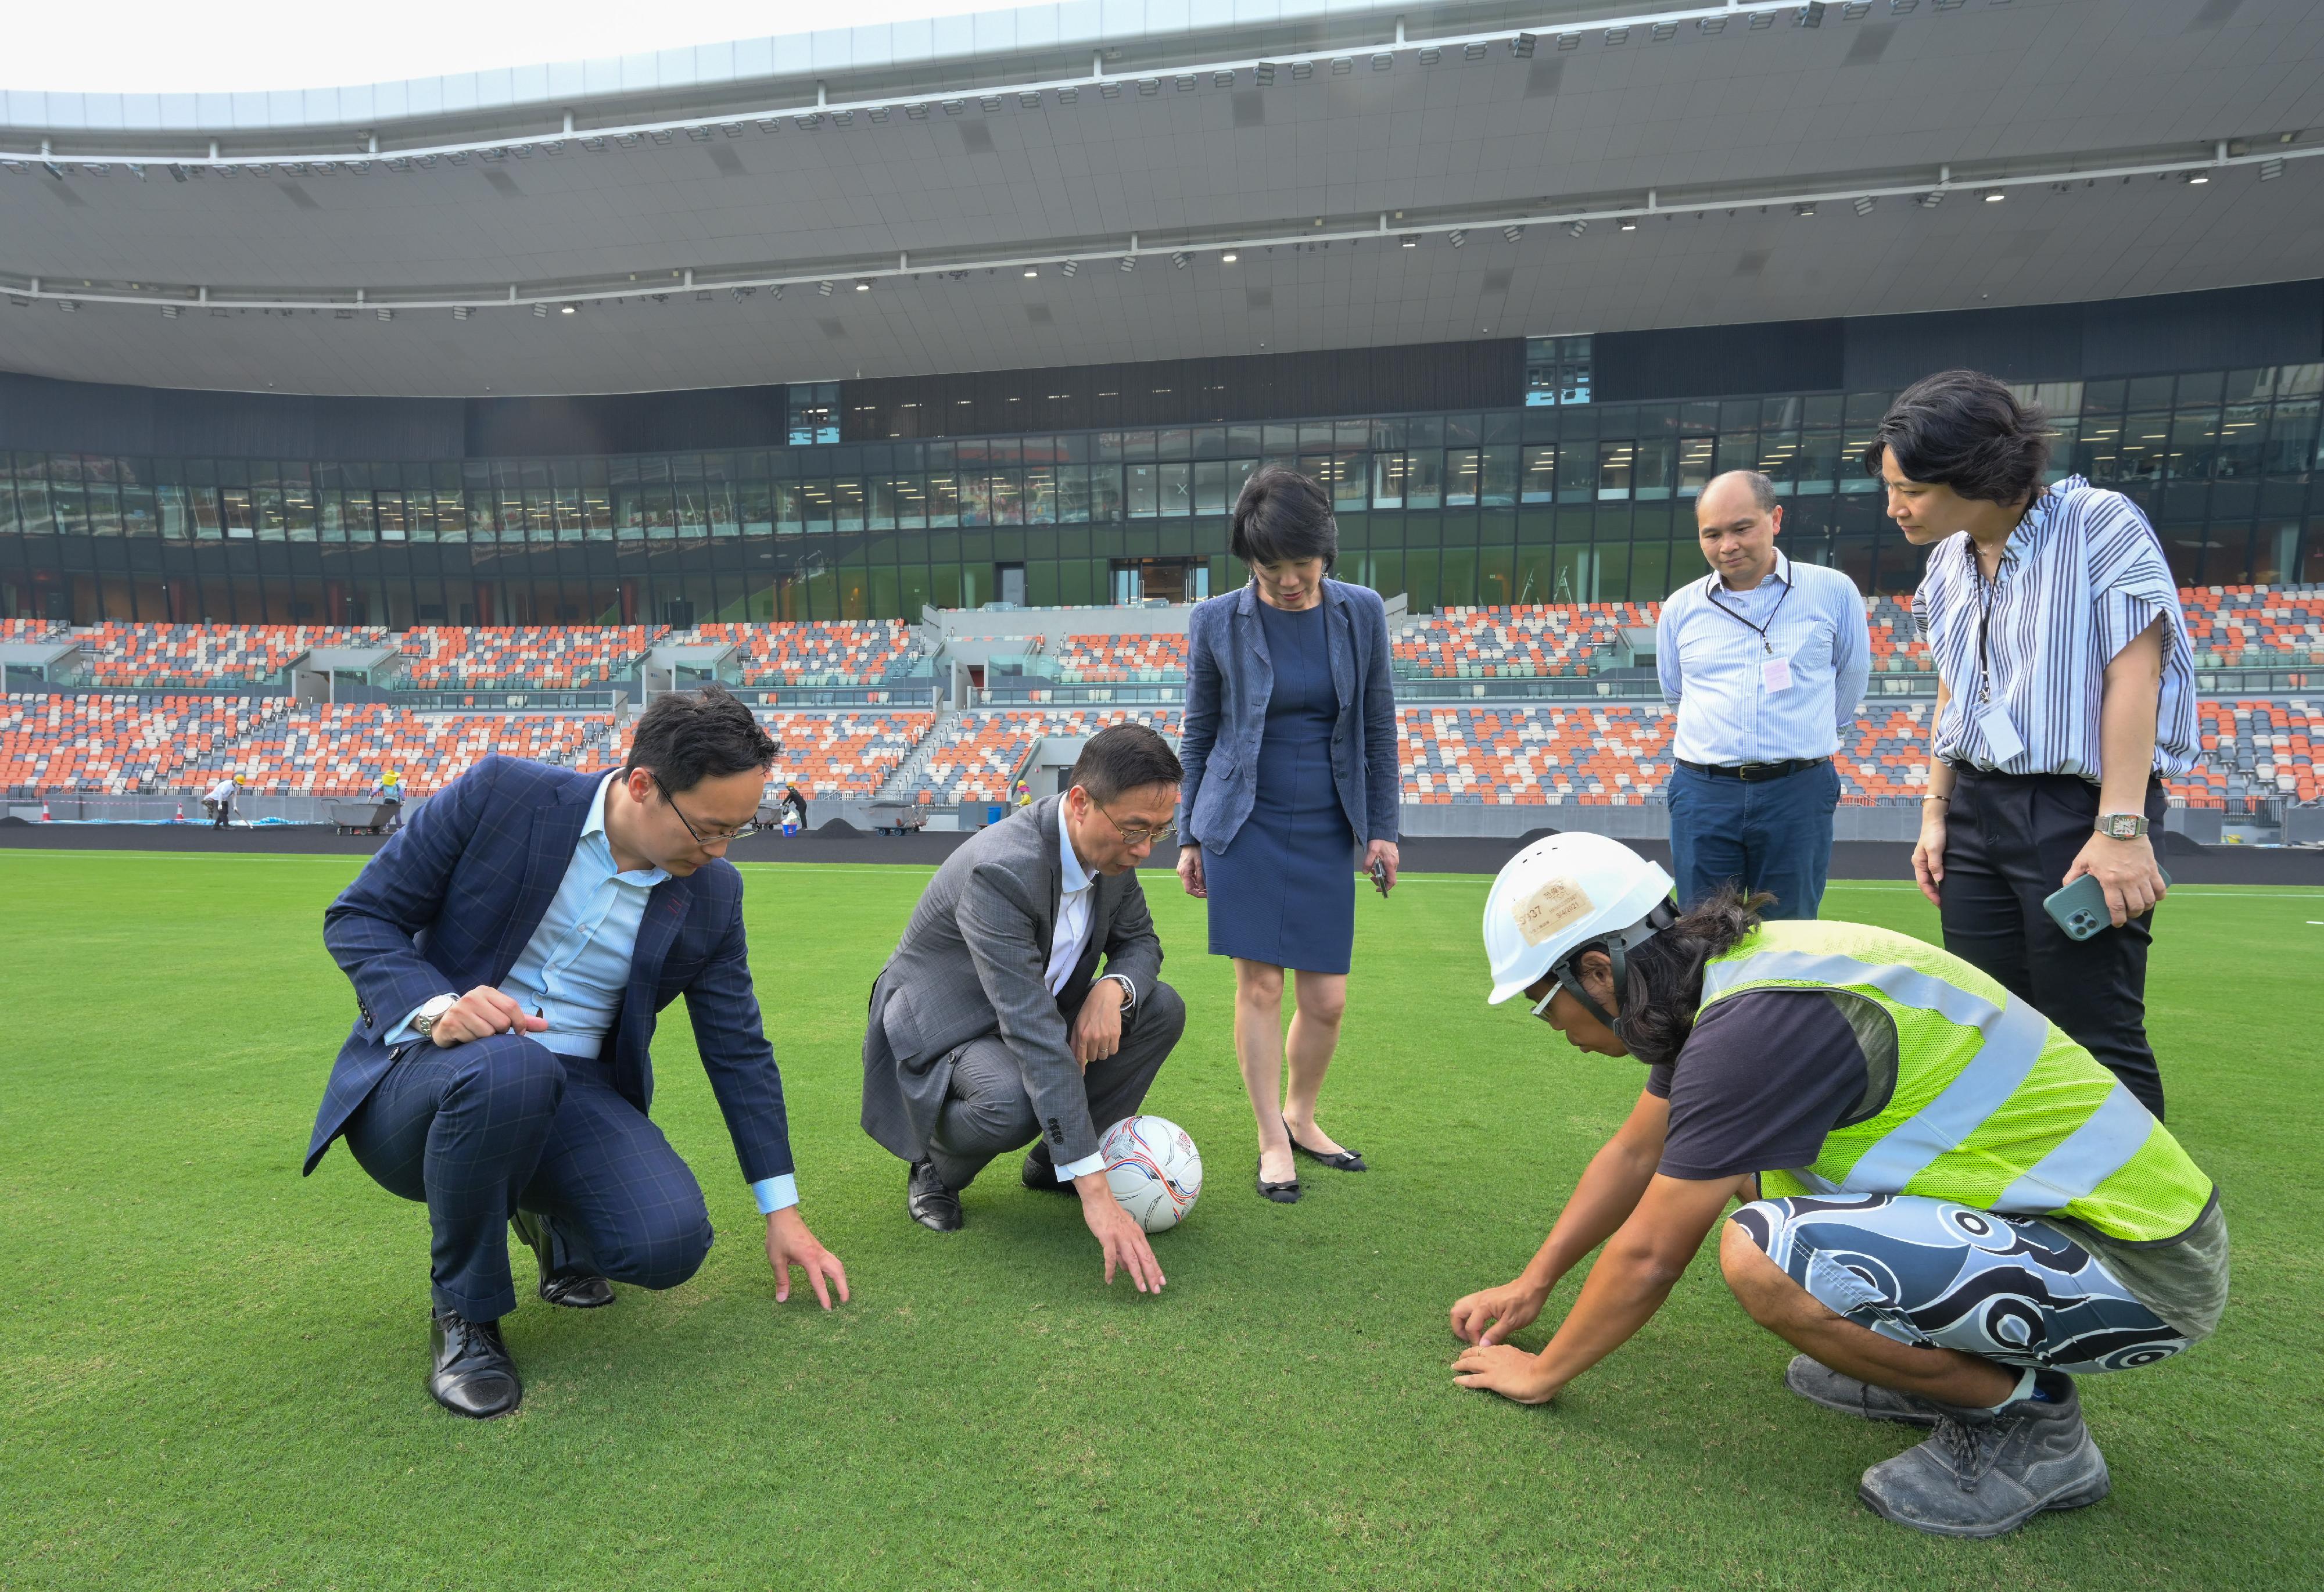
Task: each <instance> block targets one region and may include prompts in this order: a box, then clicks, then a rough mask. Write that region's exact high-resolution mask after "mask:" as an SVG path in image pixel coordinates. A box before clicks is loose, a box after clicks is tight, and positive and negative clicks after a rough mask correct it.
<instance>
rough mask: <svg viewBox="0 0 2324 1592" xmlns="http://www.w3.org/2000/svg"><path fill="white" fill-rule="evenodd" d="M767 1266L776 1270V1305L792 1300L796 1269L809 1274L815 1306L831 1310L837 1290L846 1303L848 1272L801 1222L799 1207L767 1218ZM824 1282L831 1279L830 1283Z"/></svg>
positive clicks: (842, 1301)
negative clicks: (792, 1270) (793, 1272)
mask: <svg viewBox="0 0 2324 1592" xmlns="http://www.w3.org/2000/svg"><path fill="white" fill-rule="evenodd" d="M767 1264H768V1265H770V1266H772V1267H773V1268H774V1273H775V1302H776V1303H777V1304H781V1303H783V1302H786V1301H788V1299H789V1298H790V1296H791V1267H793V1266H798V1268H800V1269H801V1270H802V1271H804V1272H806V1273H807V1285H808V1286H809V1287H811V1288H813V1289H814V1290H815V1298H816V1303H818V1304H820V1305H822V1306H823V1308H824V1309H825V1310H829V1309H830V1308H831V1295H832V1291H833V1290H834V1289H836V1290H837V1291H838V1293H839V1302H840V1303H842V1304H844V1303H846V1302H847V1268H846V1267H845V1266H844V1265H840V1264H839V1256H836V1255H834V1254H833V1253H832V1252H831V1251H830V1250H828V1249H825V1247H823V1245H822V1244H821V1243H819V1242H818V1241H817V1240H816V1236H815V1235H814V1234H813V1233H811V1232H809V1231H807V1223H806V1222H805V1221H803V1220H802V1219H800V1217H799V1213H798V1206H796V1205H788V1206H785V1207H784V1208H783V1209H782V1210H778V1211H775V1212H773V1213H772V1214H770V1216H769V1217H768V1218H767ZM825 1278H828V1279H830V1280H829V1282H828V1283H826V1282H825Z"/></svg>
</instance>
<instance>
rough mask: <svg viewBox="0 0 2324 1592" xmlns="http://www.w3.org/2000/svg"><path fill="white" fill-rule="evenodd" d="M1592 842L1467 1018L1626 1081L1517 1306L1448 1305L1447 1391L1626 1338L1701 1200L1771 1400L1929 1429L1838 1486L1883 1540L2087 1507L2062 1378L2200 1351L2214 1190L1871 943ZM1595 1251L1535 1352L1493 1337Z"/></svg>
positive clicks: (2144, 1127)
mask: <svg viewBox="0 0 2324 1592" xmlns="http://www.w3.org/2000/svg"><path fill="white" fill-rule="evenodd" d="M1670 894H1671V879H1670V876H1669V875H1668V874H1666V873H1665V872H1664V871H1663V870H1661V869H1660V868H1658V867H1656V866H1655V865H1654V864H1653V863H1651V862H1648V861H1646V860H1645V859H1644V858H1641V857H1639V856H1638V855H1637V853H1636V852H1634V851H1631V850H1630V849H1629V848H1628V847H1627V846H1624V845H1622V844H1621V843H1619V842H1616V841H1611V840H1608V839H1606V838H1604V837H1603V836H1600V835H1590V834H1561V835H1554V836H1553V837H1551V838H1550V839H1548V840H1545V841H1540V842H1535V844H1533V845H1530V846H1527V847H1526V849H1525V850H1524V851H1520V852H1518V853H1517V856H1516V857H1514V858H1512V859H1511V860H1510V861H1509V862H1508V865H1507V866H1506V867H1504V868H1503V869H1502V870H1501V871H1500V875H1499V878H1498V879H1495V880H1494V881H1493V888H1492V893H1491V895H1490V896H1489V897H1488V898H1487V900H1486V903H1485V925H1484V928H1485V951H1486V954H1487V956H1488V957H1489V960H1490V962H1491V964H1492V974H1493V989H1492V995H1491V999H1492V1000H1493V1001H1494V1002H1495V1003H1497V1004H1498V1003H1499V1002H1501V1001H1505V1000H1507V999H1508V998H1510V997H1511V996H1514V995H1517V994H1519V993H1522V994H1523V995H1524V996H1525V997H1526V1000H1527V1001H1528V1002H1529V1003H1530V1004H1531V1006H1532V1009H1533V1012H1534V1015H1535V1016H1536V1017H1542V1018H1544V1019H1545V1020H1546V1021H1547V1022H1548V1023H1549V1024H1550V1026H1552V1027H1554V1028H1555V1029H1557V1030H1558V1031H1559V1032H1560V1033H1562V1034H1563V1035H1565V1039H1566V1043H1567V1044H1571V1045H1572V1046H1574V1047H1575V1048H1576V1049H1579V1050H1585V1051H1593V1052H1596V1053H1597V1054H1600V1055H1609V1056H1634V1057H1636V1058H1637V1060H1639V1061H1641V1062H1644V1063H1646V1064H1647V1066H1648V1068H1649V1069H1650V1070H1649V1071H1648V1072H1647V1074H1646V1088H1645V1090H1643V1091H1642V1092H1641V1093H1640V1094H1639V1096H1638V1100H1637V1105H1636V1106H1635V1107H1633V1108H1632V1109H1631V1111H1630V1116H1629V1119H1628V1121H1627V1122H1625V1123H1624V1124H1623V1125H1622V1126H1621V1127H1620V1128H1619V1129H1618V1131H1617V1132H1616V1133H1615V1135H1614V1136H1613V1137H1612V1138H1610V1139H1609V1140H1607V1141H1606V1146H1605V1147H1604V1148H1603V1149H1601V1150H1600V1151H1599V1152H1598V1154H1597V1155H1596V1156H1595V1157H1594V1158H1593V1159H1592V1160H1591V1163H1590V1165H1589V1167H1588V1169H1587V1170H1586V1171H1584V1172H1583V1173H1582V1180H1581V1182H1579V1183H1578V1184H1577V1185H1576V1186H1575V1188H1574V1191H1573V1193H1572V1196H1571V1197H1570V1198H1569V1199H1568V1200H1567V1201H1566V1203H1565V1209H1564V1210H1563V1212H1562V1213H1561V1214H1560V1215H1559V1217H1558V1219H1557V1222H1556V1225H1555V1226H1554V1228H1553V1229H1552V1230H1551V1232H1550V1235H1549V1238H1548V1241H1547V1242H1546V1243H1545V1244H1543V1246H1542V1247H1541V1251H1540V1253H1539V1254H1537V1255H1535V1256H1534V1258H1533V1261H1532V1263H1531V1264H1530V1265H1527V1266H1526V1268H1525V1271H1524V1272H1523V1273H1522V1274H1521V1275H1519V1276H1518V1277H1517V1280H1516V1281H1514V1282H1511V1283H1508V1284H1503V1285H1501V1286H1499V1287H1497V1288H1487V1289H1484V1290H1482V1291H1481V1292H1479V1293H1471V1294H1470V1295H1468V1296H1467V1297H1466V1298H1464V1299H1462V1300H1460V1301H1458V1302H1456V1303H1454V1305H1453V1306H1452V1330H1453V1333H1454V1334H1455V1335H1456V1336H1457V1337H1459V1338H1460V1339H1462V1341H1463V1342H1465V1343H1467V1344H1468V1345H1469V1346H1470V1347H1468V1348H1466V1349H1464V1350H1462V1353H1461V1356H1460V1357H1459V1358H1458V1359H1456V1360H1455V1361H1454V1362H1453V1369H1454V1372H1455V1377H1454V1379H1455V1380H1456V1381H1457V1382H1459V1383H1460V1384H1461V1385H1462V1386H1464V1387H1478V1388H1487V1389H1489V1390H1491V1391H1493V1392H1495V1393H1499V1394H1504V1395H1505V1396H1507V1397H1509V1398H1512V1399H1517V1400H1519V1401H1522V1402H1524V1403H1542V1402H1544V1401H1545V1400H1548V1399H1551V1398H1554V1397H1555V1396H1556V1395H1557V1394H1558V1393H1559V1392H1560V1391H1561V1390H1563V1388H1564V1387H1565V1386H1566V1385H1567V1384H1568V1383H1571V1382H1572V1380H1573V1379H1574V1378H1575V1377H1577V1376H1581V1375H1582V1372H1584V1371H1586V1370H1588V1369H1589V1368H1590V1367H1591V1366H1592V1365H1595V1364H1596V1363H1597V1362H1598V1361H1599V1360H1600V1359H1602V1358H1604V1357H1606V1356H1607V1355H1609V1354H1611V1353H1612V1352H1613V1351H1614V1350H1615V1349H1617V1348H1619V1347H1621V1345H1622V1344H1623V1343H1624V1342H1625V1341H1627V1340H1628V1339H1629V1337H1630V1335H1631V1334H1632V1333H1634V1332H1636V1331H1637V1330H1638V1329H1639V1328H1640V1327H1642V1326H1643V1325H1645V1324H1646V1320H1647V1319H1648V1318H1649V1317H1651V1316H1652V1315H1653V1314H1654V1313H1655V1310H1656V1309H1657V1308H1659V1307H1660V1305H1661V1304H1662V1302H1663V1301H1664V1299H1665V1298H1666V1297H1667V1296H1668V1295H1669V1293H1670V1290H1671V1288H1672V1286H1673V1284H1675V1283H1676V1282H1677V1281H1678V1278H1679V1275H1680V1274H1681V1273H1683V1271H1684V1270H1685V1269H1686V1265H1687V1262H1688V1261H1689V1260H1690V1259H1692V1256H1694V1254H1695V1251H1696V1250H1697V1249H1698V1248H1699V1247H1701V1243H1702V1239H1703V1238H1704V1236H1705V1235H1706V1234H1707V1233H1709V1231H1710V1230H1711V1224H1712V1223H1713V1222H1715V1221H1717V1220H1718V1219H1719V1217H1720V1211H1721V1210H1724V1209H1725V1207H1726V1204H1727V1201H1728V1200H1729V1198H1730V1197H1732V1198H1735V1199H1738V1200H1740V1201H1743V1203H1742V1205H1741V1207H1740V1208H1739V1209H1738V1210H1735V1211H1734V1212H1733V1214H1732V1215H1731V1216H1729V1218H1728V1220H1727V1223H1726V1227H1725V1229H1724V1231H1723V1232H1722V1233H1721V1235H1720V1246H1719V1254H1720V1265H1721V1268H1722V1269H1723V1271H1724V1272H1725V1274H1726V1277H1727V1282H1728V1285H1729V1287H1731V1288H1732V1289H1733V1290H1734V1292H1735V1296H1736V1298H1737V1299H1738V1301H1739V1302H1741V1303H1742V1305H1743V1308H1744V1309H1745V1310H1746V1311H1748V1312H1749V1313H1750V1315H1751V1317H1752V1319H1753V1320H1755V1321H1757V1322H1758V1323H1759V1324H1760V1325H1762V1326H1764V1327H1766V1328H1767V1329H1768V1330H1770V1331H1772V1332H1774V1333H1775V1334H1776V1335H1777V1336H1778V1337H1780V1338H1782V1339H1784V1340H1786V1341H1787V1342H1789V1343H1790V1344H1791V1345H1792V1346H1793V1347H1794V1348H1797V1349H1799V1350H1800V1351H1801V1352H1800V1353H1799V1355H1798V1356H1797V1357H1795V1358H1794V1359H1793V1361H1792V1362H1791V1367H1790V1369H1789V1370H1788V1371H1787V1372H1786V1374H1785V1376H1784V1383H1785V1385H1788V1386H1789V1387H1790V1388H1791V1390H1792V1391H1793V1392H1794V1393H1795V1394H1799V1395H1800V1396H1801V1397H1802V1398H1804V1399H1807V1400H1808V1401H1809V1402H1811V1403H1817V1404H1821V1405H1822V1406H1824V1407H1825V1408H1827V1409H1831V1410H1837V1411H1839V1412H1840V1413H1843V1414H1848V1415H1855V1416H1858V1417H1861V1418H1864V1419H1867V1420H1874V1421H1894V1422H1902V1423H1904V1424H1905V1425H1909V1426H1920V1427H1928V1428H1932V1429H1933V1431H1932V1433H1931V1435H1930V1437H1929V1439H1928V1440H1927V1441H1925V1442H1923V1443H1922V1444H1921V1445H1920V1446H1919V1447H1917V1448H1914V1449H1908V1450H1906V1451H1905V1452H1904V1453H1903V1454H1901V1455H1899V1456H1897V1457H1896V1458H1895V1459H1889V1460H1886V1461H1884V1462H1883V1463H1881V1464H1878V1465H1875V1466H1873V1467H1872V1468H1870V1469H1869V1470H1867V1471H1866V1472H1865V1473H1864V1477H1863V1480H1862V1482H1861V1483H1860V1484H1859V1486H1858V1489H1857V1491H1858V1496H1860V1497H1861V1498H1862V1499H1863V1500H1864V1501H1865V1502H1866V1503H1867V1504H1868V1505H1871V1506H1872V1508H1873V1509H1874V1510H1875V1511H1877V1513H1879V1514H1882V1515H1884V1516H1886V1518H1887V1519H1890V1520H1893V1521H1896V1522H1898V1523H1902V1524H1904V1525H1909V1526H1914V1527H1916V1528H1917V1529H1919V1530H1921V1531H1924V1532H1940V1533H1942V1534H1945V1535H1950V1536H1964V1537H1989V1536H1998V1535H1999V1534H2001V1533H2002V1532H2007V1531H2010V1530H2013V1529H2014V1528H2015V1527H2016V1526H2018V1525H2020V1524H2023V1523H2024V1522H2025V1521H2027V1520H2029V1519H2031V1518H2032V1517H2033V1515H2035V1514H2039V1513H2041V1512H2042V1511H2043V1510H2045V1509H2072V1508H2077V1507H2079V1506H2080V1505H2085V1504H2094V1503H2096V1502H2097V1501H2098V1499H2100V1498H2103V1497H2105V1496H2106V1495H2107V1488H2108V1486H2109V1483H2108V1480H2107V1467H2106V1459H2105V1458H2104V1456H2102V1455H2101V1454H2100V1453H2099V1452H2098V1445H2097V1444H2096V1443H2094V1442H2093V1441H2091V1440H2090V1434H2089V1430H2088V1429H2087V1428H2086V1427H2085V1426H2084V1425H2083V1424H2082V1412H2081V1402H2080V1398H2079V1397H2078V1396H2077V1394H2076V1393H2075V1389H2074V1383H2073V1376H2074V1375H2077V1374H2087V1373H2091V1372H2098V1371H2118V1370H2126V1369H2128V1368H2131V1367H2137V1366H2147V1365H2152V1364H2153V1363H2154V1362H2155V1361H2157V1360H2161V1359H2165V1358H2168V1357H2170V1356H2172V1355H2174V1354H2176V1353H2178V1352H2179V1351H2180V1350H2181V1349H2182V1348H2186V1347H2187V1346H2188V1345H2189V1344H2190V1343H2192V1342H2194V1341H2195V1340H2196V1339H2199V1338H2202V1337H2205V1336H2206V1335H2208V1334H2209V1332H2210V1331H2211V1330H2212V1329H2213V1328H2214V1327H2215V1326H2217V1325H2218V1319H2219V1313H2220V1311H2221V1310H2222V1309H2223V1308H2224V1306H2225V1304H2226V1302H2227V1224H2226V1221H2225V1219H2223V1218H2222V1217H2221V1215H2220V1211H2219V1203H2218V1194H2217V1192H2216V1191H2215V1190H2214V1189H2213V1187H2212V1184H2211V1180H2210V1179H2209V1178H2208V1177H2206V1176H2204V1175H2203V1173H2202V1172H2201V1171H2200V1170H2199V1168H2198V1167H2197V1166H2196V1165H2195V1164H2194V1163H2193V1162H2192V1161H2191V1160H2190V1159H2189V1158H2188V1155H2187V1153H2186V1151H2184V1150H2182V1149H2181V1148H2180V1146H2179V1141H2178V1140H2176V1139H2175V1138H2173V1137H2172V1136H2171V1134H2170V1132H2169V1130H2168V1129H2166V1128H2165V1127H2163V1125H2162V1124H2161V1123H2159V1122H2157V1121H2156V1120H2155V1119H2154V1118H2153V1115H2151V1114H2150V1113H2149V1112H2148V1111H2147V1109H2146V1108H2145V1107H2144V1106H2143V1105H2141V1104H2140V1103H2139V1102H2138V1100H2137V1099H2136V1098H2135V1096H2133V1095H2132V1094H2131V1093H2130V1091H2129V1090H2126V1089H2125V1088H2124V1087H2123V1086H2122V1084H2121V1083H2120V1082H2118V1081H2116V1078H2115V1076H2114V1074H2113V1073H2111V1072H2107V1070H2106V1069H2105V1068H2104V1067H2102V1066H2100V1065H2099V1064H2098V1063H2097V1062H2096V1061H2095V1060H2093V1059H2092V1058H2091V1056H2090V1054H2089V1052H2088V1051H2086V1050H2084V1049H2082V1047H2081V1046H2080V1045H2078V1044H2074V1043H2073V1041H2071V1040H2070V1039H2068V1038H2067V1037H2066V1035H2064V1034H2062V1033H2061V1032H2060V1031H2059V1030H2058V1028H2057V1027H2056V1026H2053V1025H2052V1024H2051V1023H2050V1022H2049V1021H2048V1019H2046V1018H2045V1017H2043V1016H2042V1014H2041V1013H2040V1012H2038V1011H2035V1010H2034V1009H2033V1008H2031V1007H2029V1006H2027V1005H2026V1004H2025V1003H2024V1001H2022V1000H2020V999H2018V998H2015V996H2013V995H2011V994H2010V993H2009V992H2008V991H2007V990H2006V989H2003V988H2002V986H2001V985H2000V984H1999V983H1997V981H1995V980H1993V979H1991V978H1989V977H1987V975H1986V974H1984V973H1982V972H1980V971H1978V970H1977V969H1976V968H1974V967H1972V966H1971V965H1969V963H1968V962H1964V961H1962V960H1961V959H1960V957H1957V956H1950V955H1948V954H1946V953H1945V952H1942V951H1940V950H1938V949H1937V948H1936V947H1934V946H1932V945H1929V944H1926V943H1923V942H1921V941H1919V940H1915V939H1912V938H1910V937H1909V936H1907V935H1904V934H1892V933H1890V932H1889V931H1887V930H1886V929H1877V928H1867V927H1866V926H1864V925H1859V924H1847V923H1804V922H1803V923H1766V924H1762V923H1761V922H1760V921H1759V920H1758V918H1757V916H1756V915H1755V914H1754V912H1753V911H1752V908H1751V904H1750V903H1749V902H1748V901H1746V900H1745V899H1744V898H1743V897H1740V896H1739V895H1737V894H1735V893H1734V892H1733V891H1732V890H1731V889H1730V890H1729V891H1726V892H1723V893H1720V894H1717V895H1714V896H1712V897H1711V898H1710V899H1709V900H1707V901H1705V902H1703V903H1702V904H1701V906H1696V907H1694V908H1693V909H1692V910H1691V911H1688V912H1687V913H1685V914H1683V915H1681V914H1679V913H1678V912H1677V911H1676V910H1675V908H1674V905H1673V903H1672V902H1671V900H1670ZM1601 1243H1602V1244H1604V1245H1605V1251H1604V1253H1603V1254H1601V1255H1600V1256H1599V1257H1598V1260H1597V1262H1596V1264H1594V1265H1592V1266H1591V1268H1590V1274H1589V1276H1588V1279H1587V1280H1586V1281H1585V1282H1584V1283H1583V1284H1582V1289H1581V1292H1580V1293H1579V1294H1578V1295H1577V1296H1576V1297H1575V1299H1574V1301H1573V1302H1572V1306H1571V1307H1570V1308H1568V1310H1567V1311H1566V1312H1565V1319H1564V1320H1563V1321H1562V1322H1560V1323H1559V1325H1558V1328H1557V1330H1556V1331H1555V1332H1554V1334H1552V1336H1551V1337H1550V1339H1549V1342H1548V1345H1547V1346H1546V1347H1545V1348H1543V1349H1542V1351H1541V1352H1540V1353H1539V1354H1529V1353H1526V1351H1525V1350H1523V1349H1519V1348H1513V1347H1511V1346H1510V1345H1509V1344H1508V1342H1507V1341H1506V1339H1508V1336H1509V1334H1511V1333H1512V1332H1515V1331H1517V1330H1519V1329H1521V1328H1523V1327H1525V1326H1526V1325H1527V1324H1528V1323H1529V1322H1531V1321H1533V1320H1534V1318H1535V1316H1537V1315H1538V1314H1540V1312H1541V1309H1542V1305H1543V1302H1544V1301H1545V1300H1546V1299H1547V1298H1548V1296H1549V1292H1550V1290H1551V1289H1552V1288H1554V1286H1556V1284H1557V1282H1558V1279H1559V1278H1561V1277H1562V1276H1563V1275H1565V1274H1566V1273H1567V1272H1568V1271H1569V1270H1571V1269H1572V1267H1573V1266H1574V1265H1576V1264H1578V1263H1579V1262H1580V1261H1582V1258H1583V1257H1584V1256H1588V1255H1589V1254H1590V1253H1591V1251H1592V1250H1593V1249H1596V1248H1597V1247H1599V1245H1600V1244H1601Z"/></svg>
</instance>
